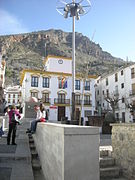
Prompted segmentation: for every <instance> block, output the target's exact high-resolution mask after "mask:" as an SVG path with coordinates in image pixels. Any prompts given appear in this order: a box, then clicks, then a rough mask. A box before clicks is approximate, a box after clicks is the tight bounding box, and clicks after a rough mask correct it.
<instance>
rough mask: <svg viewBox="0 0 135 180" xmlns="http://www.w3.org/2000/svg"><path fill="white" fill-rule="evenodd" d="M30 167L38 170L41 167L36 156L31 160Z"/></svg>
mask: <svg viewBox="0 0 135 180" xmlns="http://www.w3.org/2000/svg"><path fill="white" fill-rule="evenodd" d="M32 168H33V170H40V169H41V164H40V160H39V159H38V158H37V159H33V160H32Z"/></svg>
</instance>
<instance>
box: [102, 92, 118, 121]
mask: <svg viewBox="0 0 135 180" xmlns="http://www.w3.org/2000/svg"><path fill="white" fill-rule="evenodd" d="M104 99H105V100H106V101H107V102H108V103H109V105H110V107H111V108H112V113H113V116H114V120H115V110H116V109H117V108H118V102H119V101H120V100H121V98H119V95H118V94H114V93H112V94H107V95H105V96H104Z"/></svg>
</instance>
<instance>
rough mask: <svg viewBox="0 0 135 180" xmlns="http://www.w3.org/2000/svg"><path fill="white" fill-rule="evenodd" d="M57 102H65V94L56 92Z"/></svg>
mask: <svg viewBox="0 0 135 180" xmlns="http://www.w3.org/2000/svg"><path fill="white" fill-rule="evenodd" d="M58 103H65V94H58Z"/></svg>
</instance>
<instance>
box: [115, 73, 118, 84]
mask: <svg viewBox="0 0 135 180" xmlns="http://www.w3.org/2000/svg"><path fill="white" fill-rule="evenodd" d="M117 81H118V73H116V74H115V82H117Z"/></svg>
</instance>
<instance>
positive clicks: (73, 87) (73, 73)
mask: <svg viewBox="0 0 135 180" xmlns="http://www.w3.org/2000/svg"><path fill="white" fill-rule="evenodd" d="M72 19H73V24H72V26H73V27H72V28H73V29H72V117H71V119H72V120H75V16H73V17H72Z"/></svg>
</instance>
